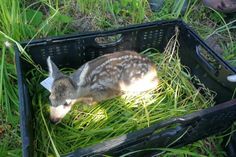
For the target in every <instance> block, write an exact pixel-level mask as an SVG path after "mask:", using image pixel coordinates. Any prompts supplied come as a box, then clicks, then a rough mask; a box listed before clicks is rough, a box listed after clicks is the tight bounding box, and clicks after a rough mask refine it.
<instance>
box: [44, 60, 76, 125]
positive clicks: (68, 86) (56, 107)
mask: <svg viewBox="0 0 236 157" xmlns="http://www.w3.org/2000/svg"><path fill="white" fill-rule="evenodd" d="M47 63H48V69H49V76H50V77H52V78H53V84H52V89H51V94H50V96H49V99H50V102H51V106H50V120H51V121H52V122H54V123H56V122H59V121H60V120H61V119H62V118H63V117H64V116H65V115H66V114H67V113H68V112H69V111H70V110H71V107H72V105H73V104H74V103H75V100H76V98H77V94H76V93H77V92H76V91H77V85H76V83H75V82H74V81H73V80H72V79H71V78H70V77H69V76H66V75H64V74H63V73H61V72H60V70H59V69H58V68H57V66H56V65H55V64H54V63H53V62H52V60H51V59H50V57H48V59H47Z"/></svg>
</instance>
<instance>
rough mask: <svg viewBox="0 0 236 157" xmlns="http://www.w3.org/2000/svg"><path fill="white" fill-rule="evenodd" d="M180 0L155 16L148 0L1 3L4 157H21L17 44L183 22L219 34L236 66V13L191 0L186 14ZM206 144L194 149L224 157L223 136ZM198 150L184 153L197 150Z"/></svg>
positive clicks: (0, 138) (0, 142)
mask: <svg viewBox="0 0 236 157" xmlns="http://www.w3.org/2000/svg"><path fill="white" fill-rule="evenodd" d="M178 2H179V3H173V1H172V0H166V1H165V3H164V6H163V8H162V9H160V10H159V11H158V12H152V11H151V9H150V7H149V4H148V1H147V0H119V1H114V0H102V1H100V0H87V1H85V0H77V1H76V0H68V1H66V0H63V1H59V0H40V1H34V0H20V1H6V0H0V19H1V21H0V66H1V68H0V156H1V155H2V156H19V155H20V154H21V139H20V126H19V111H18V107H19V106H18V105H19V99H18V93H17V89H18V87H17V75H16V67H15V61H14V48H13V45H14V44H17V42H20V41H24V40H31V39H36V38H43V37H48V36H57V35H62V34H70V33H79V32H84V31H96V30H110V29H113V28H118V27H122V26H127V25H130V24H137V23H144V22H150V21H156V20H166V19H176V18H181V19H183V20H184V21H185V22H186V23H187V24H188V25H190V26H191V27H192V28H193V29H194V30H195V31H196V32H197V33H198V34H199V35H200V37H201V38H203V39H206V38H207V37H209V36H211V35H212V34H214V33H217V34H218V35H220V37H221V38H222V40H221V41H222V42H220V44H219V47H220V48H219V47H218V49H220V51H222V52H219V54H220V55H222V57H223V58H225V59H226V60H227V61H228V62H229V63H231V65H232V66H234V65H236V64H235V63H236V58H235V53H233V52H235V51H236V33H235V28H236V25H235V22H236V16H235V14H234V15H233V14H231V15H226V14H222V13H219V12H217V11H215V10H213V9H210V8H207V7H205V6H204V5H203V4H202V1H201V0H198V1H195V0H192V1H191V0H190V3H189V5H188V6H187V10H186V12H185V13H183V12H181V9H182V8H183V0H179V1H178ZM233 23H234V24H233ZM223 40H224V41H223ZM212 141H213V142H214V143H212ZM201 142H202V143H204V144H205V147H203V148H198V149H195V150H196V151H197V152H198V153H199V152H200V153H201V152H202V154H203V155H206V156H210V155H212V156H218V155H221V156H224V153H223V151H222V148H221V143H222V138H214V140H211V142H209V139H207V140H204V141H201ZM195 145H199V143H197V144H195ZM193 146H194V145H192V147H185V148H183V149H181V150H180V151H182V152H184V151H192V152H194V149H193V148H194V147H193ZM196 147H197V146H196ZM197 152H196V153H197ZM175 153H176V152H175ZM192 155H194V154H192ZM195 155H196V154H195Z"/></svg>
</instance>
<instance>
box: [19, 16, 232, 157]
mask: <svg viewBox="0 0 236 157" xmlns="http://www.w3.org/2000/svg"><path fill="white" fill-rule="evenodd" d="M176 26H178V28H179V29H180V34H179V39H178V40H179V43H180V49H179V57H180V59H181V63H182V64H183V65H185V66H187V67H188V68H189V70H190V72H191V75H196V76H197V77H198V78H199V79H200V81H201V82H202V83H204V85H205V86H206V87H208V88H209V89H211V90H213V91H215V92H217V96H216V98H215V101H216V104H218V105H216V106H215V107H211V108H208V109H204V110H201V111H199V112H195V113H192V114H189V115H186V116H183V117H178V118H172V119H170V120H166V121H163V122H160V123H157V124H154V125H152V126H150V127H148V128H145V129H142V130H139V131H136V132H133V133H130V134H126V135H124V136H121V137H117V138H115V139H113V140H110V141H106V142H104V143H100V144H97V145H95V146H91V147H88V148H83V149H78V150H75V152H74V153H71V154H68V156H91V155H98V156H99V154H100V155H101V154H108V155H113V156H118V155H121V154H124V153H127V152H131V151H135V150H139V149H145V148H155V147H156V148H157V147H167V146H170V145H171V146H172V147H178V146H183V145H186V144H188V143H192V142H194V141H196V140H199V139H202V138H204V137H207V136H210V135H213V134H216V133H219V132H221V131H223V130H225V129H226V128H228V127H230V126H231V124H232V123H233V122H234V121H235V120H236V100H231V99H232V95H233V91H234V89H235V87H236V83H231V82H228V81H227V76H228V75H230V74H235V73H236V71H235V70H234V69H233V68H232V67H230V66H229V64H227V63H226V62H225V61H224V60H223V59H222V58H221V57H220V56H218V55H217V54H216V53H215V52H214V51H212V50H211V49H210V48H209V47H208V46H207V45H206V44H205V43H204V42H203V41H202V40H201V39H200V38H199V37H198V36H197V35H196V34H195V33H194V31H192V30H191V29H190V28H189V27H188V26H187V25H186V24H185V23H184V22H182V21H180V20H173V21H157V22H152V23H145V24H139V25H132V26H128V27H125V28H119V29H116V30H110V31H104V32H88V33H81V34H74V35H68V36H62V37H51V38H46V39H40V40H33V41H31V42H30V43H28V42H24V43H21V45H22V46H23V47H25V48H26V52H27V53H28V54H29V55H30V56H31V57H32V59H33V60H34V62H35V63H36V64H39V65H40V66H41V67H42V68H44V69H45V70H47V64H46V59H47V57H48V56H49V55H50V56H51V57H52V59H53V61H54V62H55V63H56V65H58V66H59V67H71V68H78V67H79V66H81V65H82V64H83V63H85V62H86V61H89V60H91V59H93V58H96V57H98V56H100V55H103V54H106V53H111V52H114V51H118V50H135V51H138V52H141V51H143V50H145V49H147V48H150V47H152V48H156V49H158V50H159V51H160V52H163V51H164V48H165V46H166V45H167V42H168V41H169V39H170V38H171V37H172V36H173V35H174V33H175V27H176ZM111 36H112V38H115V39H116V40H115V41H112V42H107V43H103V41H102V39H103V37H111ZM114 36H115V37H114ZM209 58H210V59H209ZM16 65H17V73H18V86H19V99H20V126H21V137H22V144H23V146H22V148H23V156H25V157H27V156H33V142H34V131H33V129H35V128H33V123H34V122H33V120H32V119H33V117H32V116H33V114H32V113H33V108H32V105H31V97H30V95H29V93H28V89H27V84H26V82H25V79H26V75H25V74H26V73H27V72H28V71H29V70H30V69H32V68H33V67H32V65H30V64H29V63H27V62H26V61H25V60H23V59H22V58H21V56H20V52H19V50H18V49H17V48H16ZM158 129H162V131H157V130H158ZM177 139H178V140H177ZM176 140H177V141H176ZM174 141H176V142H174ZM173 142H174V143H173ZM153 153H156V151H154V150H152V151H150V150H149V151H146V152H142V153H140V152H139V153H137V154H133V155H132V156H135V155H151V154H153Z"/></svg>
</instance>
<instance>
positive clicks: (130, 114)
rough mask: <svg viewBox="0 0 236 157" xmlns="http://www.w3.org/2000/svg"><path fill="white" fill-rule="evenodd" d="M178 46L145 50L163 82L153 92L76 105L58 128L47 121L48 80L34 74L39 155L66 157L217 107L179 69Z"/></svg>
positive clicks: (32, 88) (32, 90)
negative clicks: (65, 156)
mask: <svg viewBox="0 0 236 157" xmlns="http://www.w3.org/2000/svg"><path fill="white" fill-rule="evenodd" d="M172 40H175V39H174V38H172ZM177 45H178V43H177V41H176V40H175V41H174V42H173V41H172V42H169V44H168V45H167V48H166V50H165V53H159V52H158V51H156V50H154V49H149V50H146V51H145V52H143V54H144V55H146V56H147V57H149V58H150V59H151V60H152V61H153V62H154V63H155V64H156V65H157V68H158V76H159V79H160V84H159V85H158V86H157V88H156V89H155V90H153V91H149V92H146V93H143V94H141V95H139V96H128V95H125V96H122V97H117V98H115V99H111V100H107V101H104V102H102V103H99V104H97V105H95V106H86V105H82V104H76V105H74V107H73V110H72V111H71V112H70V114H68V115H67V116H66V117H65V118H64V119H63V120H62V122H61V123H59V124H57V125H53V124H51V123H50V122H49V116H48V115H49V110H48V107H49V99H48V96H49V93H48V92H47V91H46V90H45V89H43V88H42V87H41V86H40V85H39V82H40V81H42V80H43V79H44V78H45V76H43V75H40V73H39V72H37V71H36V70H34V71H31V74H33V75H34V77H33V78H31V80H29V81H28V82H29V87H30V93H31V96H32V98H33V99H32V104H33V107H34V111H35V112H34V113H35V114H34V117H35V138H36V140H35V150H36V153H37V154H38V155H39V156H45V155H50V154H54V155H58V154H66V153H69V152H72V151H75V150H76V149H77V148H83V147H86V146H90V145H92V144H96V143H99V142H102V141H105V140H108V139H111V138H114V137H117V136H120V135H123V134H126V133H129V132H133V131H136V130H139V129H142V128H145V127H148V126H150V125H152V124H153V123H156V122H160V121H162V120H166V119H170V118H172V117H177V116H181V115H185V114H188V113H191V112H194V111H198V110H200V109H204V108H208V107H210V106H213V104H214V102H213V94H212V92H211V91H209V90H208V89H206V88H205V87H204V86H203V87H202V88H201V89H202V90H203V91H204V96H203V95H201V94H200V91H199V90H197V89H196V88H195V87H194V86H193V85H192V83H191V80H192V79H194V80H195V81H197V82H199V81H198V80H197V79H196V78H194V77H191V76H190V74H189V73H188V71H187V69H186V68H185V67H183V66H182V65H181V63H180V59H179V58H178V55H177V51H178V46H177ZM37 73H38V74H37ZM45 75H46V74H45ZM199 83H200V82H199Z"/></svg>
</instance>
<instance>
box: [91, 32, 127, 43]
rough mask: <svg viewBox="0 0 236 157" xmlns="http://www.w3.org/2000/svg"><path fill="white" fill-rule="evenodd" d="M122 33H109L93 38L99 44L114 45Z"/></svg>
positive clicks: (119, 39) (120, 38)
mask: <svg viewBox="0 0 236 157" xmlns="http://www.w3.org/2000/svg"><path fill="white" fill-rule="evenodd" d="M122 38H123V36H122V34H116V35H109V36H100V37H96V38H95V42H96V43H97V44H98V45H99V46H109V45H116V44H117V43H119V42H120V41H121V40H122Z"/></svg>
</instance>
